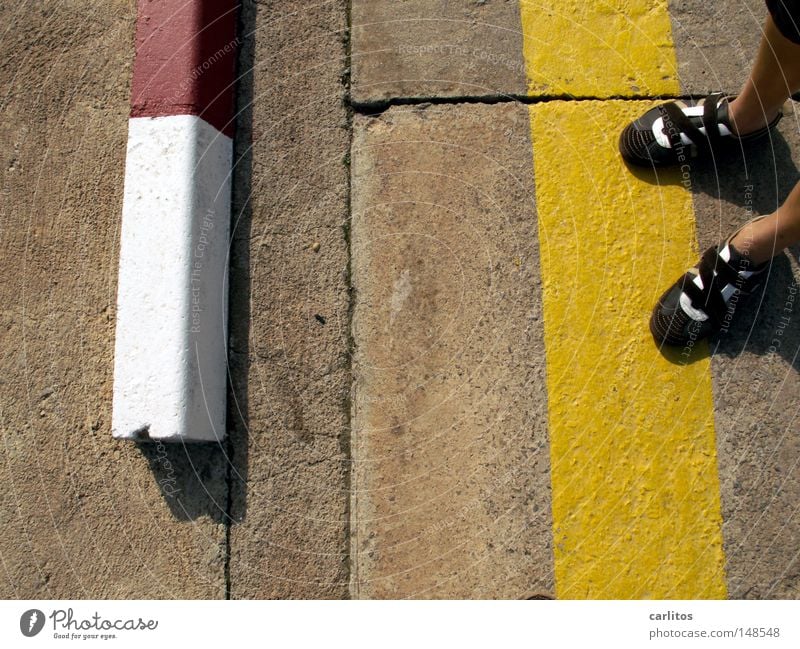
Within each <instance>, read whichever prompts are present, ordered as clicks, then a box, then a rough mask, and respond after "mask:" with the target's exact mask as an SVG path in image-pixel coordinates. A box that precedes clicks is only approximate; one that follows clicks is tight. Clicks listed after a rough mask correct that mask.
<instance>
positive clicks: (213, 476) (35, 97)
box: [0, 0, 226, 599]
mask: <svg viewBox="0 0 800 649" xmlns="http://www.w3.org/2000/svg"><path fill="white" fill-rule="evenodd" d="M0 16H2V18H0V21H2V24H3V25H5V26H6V29H5V30H4V34H3V37H2V38H3V40H2V48H3V52H4V56H3V57H2V60H1V61H0V85H2V87H3V96H2V99H1V100H0V104H1V105H2V109H1V110H2V114H3V119H2V121H0V151H2V156H3V157H2V166H0V187H2V195H1V196H0V210H1V211H2V216H1V217H0V220H2V223H3V230H2V246H0V274H2V276H3V282H1V283H0V304H2V311H0V319H2V325H0V368H1V371H0V394H2V398H1V399H0V421H2V438H3V443H2V449H3V461H2V462H0V482H2V484H3V486H4V488H3V490H2V493H1V494H0V521H2V522H1V523H0V557H1V558H2V566H3V571H2V573H0V575H1V576H0V596H2V597H5V598H14V597H19V598H31V599H32V598H118V597H119V598H214V597H222V596H224V593H225V579H224V562H225V545H224V544H225V529H224V515H223V513H224V508H225V498H226V485H225V465H224V458H223V456H222V455H221V454H220V453H219V452H217V451H218V449H215V448H213V447H212V448H200V447H195V448H190V449H184V448H182V447H177V448H169V449H167V448H165V447H163V446H159V445H152V446H149V447H147V448H140V447H137V446H134V445H131V444H129V443H122V442H119V441H116V440H114V439H112V437H111V431H110V425H111V387H112V372H113V349H114V305H115V301H116V299H115V298H116V272H117V250H118V248H117V247H118V243H119V241H118V237H119V219H120V210H121V202H122V186H123V183H122V181H123V166H124V157H125V142H126V135H127V126H128V108H129V90H128V80H129V73H130V61H131V56H132V51H133V19H134V16H133V6H132V4H131V3H130V2H127V1H122V0H115V1H114V2H112V3H109V2H94V3H82V4H81V5H80V6H79V5H76V4H69V3H68V4H56V5H47V6H45V5H38V4H37V5H32V4H21V5H19V4H18V5H3V7H2V8H0Z"/></svg>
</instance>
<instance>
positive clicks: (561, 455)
mask: <svg viewBox="0 0 800 649" xmlns="http://www.w3.org/2000/svg"><path fill="white" fill-rule="evenodd" d="M650 106H652V102H641V101H602V102H600V101H586V102H560V101H559V102H550V103H547V104H540V105H537V106H532V107H531V111H530V113H531V134H532V140H533V145H534V170H535V182H536V204H537V211H538V219H539V240H540V246H541V265H542V268H541V271H542V280H543V284H544V290H543V295H544V298H543V299H544V329H545V348H546V356H547V387H548V400H549V404H548V417H549V431H550V447H551V463H552V465H551V471H552V487H553V525H554V548H555V550H554V553H555V576H556V590H557V593H558V596H559V597H560V598H567V599H582V598H598V599H599V598H609V599H626V598H687V599H696V598H724V597H725V596H726V588H725V578H724V571H723V565H724V554H723V547H722V531H721V523H722V519H721V513H720V496H719V484H718V475H717V462H716V448H715V436H714V408H713V401H712V391H711V374H710V363H709V359H708V354H707V347H706V346H705V345H702V344H701V343H699V342H698V343H697V345H696V346H695V349H694V351H693V352H692V353H690V351H691V350H689V349H686V350H678V351H677V352H676V353H675V354H674V357H673V359H672V362H671V361H669V360H667V359H666V358H664V357H662V356H661V354H660V353H659V351H658V349H657V348H656V346H655V345H654V343H653V340H652V338H651V336H650V333H649V331H648V329H647V320H648V317H649V314H650V310H651V308H652V306H653V304H654V302H655V300H656V299H657V297H658V295H659V294H660V292H661V291H662V290H663V289H664V288H665V287H666V286H668V285H669V284H671V283H672V282H673V281H674V280H675V278H677V277H679V276H680V274H681V273H683V272H684V270H685V269H686V268H687V267H689V266H691V265H692V262H695V261H696V259H697V247H696V243H695V231H694V216H693V211H692V199H691V195H690V193H689V192H687V191H686V190H685V189H684V188H683V187H681V185H680V180H681V174H680V171H675V172H672V173H669V174H661V175H660V177H659V183H660V184H651V183H649V182H646V181H644V180H640V179H637V178H636V177H634V175H632V173H631V172H630V171H629V170H627V169H626V168H625V166H624V164H623V163H622V161H621V159H620V157H619V154H618V152H617V141H616V140H617V134H618V133H619V130H620V129H621V128H622V127H623V126H624V125H625V124H626V123H628V122H629V121H630V120H631V119H634V118H635V117H637V116H638V115H641V114H642V113H643V112H644V111H645V110H646V109H647V108H649V107H650ZM698 352H699V353H698ZM704 352H705V353H704Z"/></svg>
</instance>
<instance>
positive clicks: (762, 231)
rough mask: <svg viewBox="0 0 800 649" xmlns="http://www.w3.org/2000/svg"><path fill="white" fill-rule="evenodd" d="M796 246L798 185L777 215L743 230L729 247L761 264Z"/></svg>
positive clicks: (799, 224)
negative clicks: (785, 249) (788, 247)
mask: <svg viewBox="0 0 800 649" xmlns="http://www.w3.org/2000/svg"><path fill="white" fill-rule="evenodd" d="M798 242H800V182H799V183H797V184H796V185H795V186H794V189H793V190H792V191H791V193H790V194H789V198H787V199H786V201H785V202H784V203H783V205H781V206H780V207H779V208H778V209H777V211H775V212H773V213H772V214H770V215H769V216H767V217H766V218H763V219H761V220H759V221H756V222H755V223H749V224H748V225H746V226H744V227H743V228H742V229H741V230H740V231H739V232H738V233H737V234H736V236H735V237H734V238H733V240H732V241H731V243H732V244H733V246H734V247H735V248H736V249H737V250H738V251H739V252H741V253H742V254H744V255H748V256H749V257H750V260H751V261H752V262H753V263H754V264H761V263H763V262H765V261H767V260H768V259H771V258H772V257H774V256H775V255H777V254H778V253H779V252H780V251H781V250H783V249H784V248H786V247H787V246H791V245H792V244H794V243H798Z"/></svg>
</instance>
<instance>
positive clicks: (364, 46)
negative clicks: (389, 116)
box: [351, 0, 526, 103]
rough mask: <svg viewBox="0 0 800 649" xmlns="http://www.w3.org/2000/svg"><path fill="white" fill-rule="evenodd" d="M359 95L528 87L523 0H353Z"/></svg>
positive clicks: (361, 98)
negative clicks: (462, 0)
mask: <svg viewBox="0 0 800 649" xmlns="http://www.w3.org/2000/svg"><path fill="white" fill-rule="evenodd" d="M352 78H353V86H352V91H351V92H352V99H353V101H354V102H356V103H368V102H376V101H382V100H386V99H389V98H392V97H459V96H486V95H498V94H524V93H525V88H526V81H525V62H524V60H523V58H522V29H521V24H520V16H519V2H518V1H517V0H500V1H498V0H492V1H489V2H480V1H476V2H452V1H450V0H409V1H407V2H403V3H398V2H394V1H393V0H353V2H352Z"/></svg>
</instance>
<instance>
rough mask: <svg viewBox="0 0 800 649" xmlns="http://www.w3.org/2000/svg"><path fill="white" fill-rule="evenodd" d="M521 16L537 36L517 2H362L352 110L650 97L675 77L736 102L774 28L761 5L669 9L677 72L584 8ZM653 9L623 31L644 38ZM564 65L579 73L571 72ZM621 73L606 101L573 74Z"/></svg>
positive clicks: (695, 3)
mask: <svg viewBox="0 0 800 649" xmlns="http://www.w3.org/2000/svg"><path fill="white" fill-rule="evenodd" d="M523 8H524V9H525V12H526V13H528V14H530V15H531V20H530V33H527V32H525V30H524V29H523V26H522V23H521V20H520V1H519V0H511V1H508V0H506V1H497V0H487V1H486V2H456V3H454V2H448V1H447V0H437V1H436V2H430V1H426V0H412V1H411V2H403V3H397V2H392V0H354V1H353V8H352V15H353V62H352V68H353V69H352V74H353V89H352V96H353V99H354V101H355V102H356V103H364V104H368V103H370V102H381V101H386V100H387V99H390V98H397V97H402V98H413V97H434V96H436V97H460V96H486V95H501V96H502V95H514V96H524V95H526V94H527V95H529V96H558V95H565V94H570V93H571V94H576V95H581V96H597V97H604V96H609V95H612V94H613V95H617V96H642V97H646V96H658V95H660V94H665V93H666V94H673V93H675V92H677V91H678V89H677V86H674V87H673V85H672V84H671V82H670V81H669V78H670V77H676V76H677V77H679V79H680V92H683V93H687V94H697V95H703V94H707V93H709V92H713V91H726V92H731V93H735V92H738V90H739V88H740V87H741V84H742V82H743V81H744V78H745V75H746V73H747V70H748V69H749V66H750V63H751V62H752V60H753V58H754V56H755V52H756V47H757V45H758V42H759V39H760V35H761V26H762V24H763V21H764V19H765V17H766V9H765V7H764V3H763V1H762V0H729V1H728V2H724V3H708V2H703V1H702V0H670V2H669V4H668V11H669V17H670V19H671V24H672V42H673V43H674V50H675V54H676V56H677V66H678V68H677V70H675V68H674V66H675V61H674V58H672V55H670V56H669V57H667V56H666V52H662V51H661V49H658V48H657V49H652V51H651V50H647V52H646V53H645V52H643V51H642V52H639V53H638V54H637V53H636V50H635V48H636V47H645V48H647V47H648V43H649V41H650V36H648V37H647V38H646V39H645V41H646V42H642V43H639V44H638V45H637V44H636V43H624V42H623V41H621V40H620V39H619V38H616V37H613V38H612V37H611V36H610V35H608V36H607V35H606V34H605V31H608V32H609V34H612V33H614V29H615V28H616V27H619V25H616V27H615V26H613V25H612V26H608V27H604V23H602V21H600V22H598V20H596V19H595V18H592V19H591V20H589V18H588V17H590V16H591V15H592V14H591V11H590V10H587V9H586V7H584V8H583V10H582V11H581V12H580V13H579V12H578V9H577V5H576V6H575V7H571V8H568V6H567V5H563V4H562V5H560V12H554V10H553V9H552V8H550V7H548V6H545V5H544V4H540V3H538V2H535V1H534V0H525V2H524V6H523ZM640 8H641V9H642V12H643V13H641V12H640V11H639V9H640ZM651 9H652V7H651V6H646V5H645V4H644V3H641V7H640V3H634V5H631V6H629V7H628V8H627V10H626V13H625V14H624V15H622V16H621V18H622V19H625V20H627V21H628V22H627V23H626V22H624V20H623V23H622V25H623V29H624V30H627V31H628V32H629V33H630V34H635V33H639V32H641V33H642V34H644V33H645V32H646V31H647V29H648V28H647V25H648V24H649V22H648V21H650V15H651V13H652V12H651ZM539 15H540V16H541V19H539V18H537V16H539ZM603 16H604V17H607V12H603ZM584 23H588V24H584ZM643 30H644V31H643ZM656 31H658V30H656ZM524 32H525V33H526V35H525V36H524V37H523V33H524ZM576 32H580V33H581V39H579V41H580V42H581V43H582V47H584V48H588V49H587V51H590V53H589V54H588V55H585V56H584V55H583V54H581V51H579V50H575V49H574V48H575V47H576V46H577V45H576V43H577V42H578V41H576V40H575V39H574V38H573V36H574V35H575V34H576ZM523 46H524V47H525V48H526V49H527V50H528V54H529V61H528V63H529V65H531V66H533V67H534V68H535V73H534V74H533V78H532V79H531V81H530V82H529V81H528V80H527V77H526V70H525V57H524V56H523ZM665 57H666V58H665ZM565 60H566V61H572V63H571V64H570V65H564V64H563V61H565ZM615 62H618V63H617V65H618V66H619V67H620V69H619V71H618V74H617V75H616V76H617V78H618V83H617V84H615V87H614V88H613V91H612V88H611V87H610V86H609V85H608V84H607V83H606V84H604V87H602V88H599V90H598V88H597V87H595V85H594V83H593V81H592V77H593V76H594V75H593V74H592V73H588V72H587V73H586V74H584V75H581V74H579V73H578V72H577V71H576V69H575V68H581V69H583V68H586V67H587V66H593V65H595V64H600V65H603V66H608V65H612V66H613V65H615ZM656 69H659V70H661V71H662V72H663V75H665V76H664V81H666V85H665V84H663V83H661V77H660V76H658V75H655V73H654V71H655V70H656ZM654 75H655V76H654ZM584 77H585V78H584Z"/></svg>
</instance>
